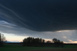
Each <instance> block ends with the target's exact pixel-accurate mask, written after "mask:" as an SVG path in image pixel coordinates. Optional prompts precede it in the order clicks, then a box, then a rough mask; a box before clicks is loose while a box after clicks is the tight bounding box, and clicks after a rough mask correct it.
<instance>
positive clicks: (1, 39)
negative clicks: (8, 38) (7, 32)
mask: <svg viewBox="0 0 77 51" xmlns="http://www.w3.org/2000/svg"><path fill="white" fill-rule="evenodd" d="M4 41H5V37H4V35H3V34H1V33H0V47H2V46H3V44H4Z"/></svg>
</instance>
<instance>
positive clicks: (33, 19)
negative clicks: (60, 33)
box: [0, 0, 77, 31]
mask: <svg viewBox="0 0 77 51" xmlns="http://www.w3.org/2000/svg"><path fill="white" fill-rule="evenodd" d="M76 8H77V1H70V0H58V1H57V0H22V1H21V0H7V1H6V0H0V18H1V19H3V20H6V21H8V22H11V23H14V24H16V25H18V26H21V27H24V28H28V29H31V30H35V31H57V30H76V29H77V9H76Z"/></svg>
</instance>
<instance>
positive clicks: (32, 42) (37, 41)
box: [23, 37, 63, 47]
mask: <svg viewBox="0 0 77 51" xmlns="http://www.w3.org/2000/svg"><path fill="white" fill-rule="evenodd" d="M52 41H53V43H52V42H51V41H47V42H45V40H44V39H42V38H33V37H28V38H25V39H24V40H23V46H36V47H38V46H43V47H45V46H53V47H63V41H60V40H58V39H56V38H53V40H52Z"/></svg>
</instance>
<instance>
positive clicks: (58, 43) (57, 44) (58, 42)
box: [53, 38, 63, 47]
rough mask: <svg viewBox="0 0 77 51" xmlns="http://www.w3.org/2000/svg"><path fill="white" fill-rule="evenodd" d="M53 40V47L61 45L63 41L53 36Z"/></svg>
mask: <svg viewBox="0 0 77 51" xmlns="http://www.w3.org/2000/svg"><path fill="white" fill-rule="evenodd" d="M53 42H54V46H55V47H63V41H60V40H58V39H56V38H54V39H53Z"/></svg>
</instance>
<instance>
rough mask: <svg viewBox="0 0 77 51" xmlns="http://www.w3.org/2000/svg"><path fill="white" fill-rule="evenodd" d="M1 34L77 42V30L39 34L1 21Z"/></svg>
mask: <svg viewBox="0 0 77 51" xmlns="http://www.w3.org/2000/svg"><path fill="white" fill-rule="evenodd" d="M0 32H1V33H4V34H5V33H7V34H15V35H18V36H32V37H39V38H44V39H53V38H58V39H60V40H61V41H64V42H70V41H69V40H71V41H77V37H76V35H77V30H63V31H62V30H61V31H54V32H51V31H46V32H38V31H32V30H29V29H26V28H22V27H19V26H17V25H14V24H11V23H8V22H6V21H2V20H1V21H0Z"/></svg>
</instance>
